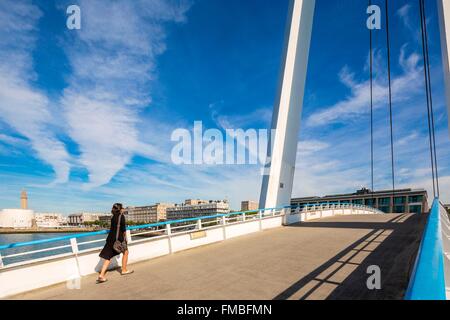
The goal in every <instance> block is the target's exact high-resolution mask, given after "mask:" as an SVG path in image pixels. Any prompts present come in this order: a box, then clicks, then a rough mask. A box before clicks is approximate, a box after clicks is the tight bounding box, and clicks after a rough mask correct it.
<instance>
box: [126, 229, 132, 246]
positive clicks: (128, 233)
mask: <svg viewBox="0 0 450 320" xmlns="http://www.w3.org/2000/svg"><path fill="white" fill-rule="evenodd" d="M125 234H126V237H127V243H131V242H132V241H133V239H131V231H130V230H127V231H126V233H125Z"/></svg>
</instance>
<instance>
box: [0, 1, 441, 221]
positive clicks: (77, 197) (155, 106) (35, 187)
mask: <svg viewBox="0 0 450 320" xmlns="http://www.w3.org/2000/svg"><path fill="white" fill-rule="evenodd" d="M378 2H379V4H380V6H383V4H384V2H383V1H375V3H378ZM70 4H73V2H68V1H55V2H53V1H33V2H32V1H2V2H1V3H0V38H1V39H2V41H1V43H0V75H1V76H0V82H1V85H0V179H1V181H2V183H1V186H0V207H1V208H6V207H17V205H18V197H19V194H20V190H21V189H22V188H26V189H27V190H28V193H29V197H30V205H31V207H32V208H33V209H35V210H36V211H50V212H55V211H56V212H63V213H71V212H75V211H82V210H84V211H108V210H109V208H110V207H111V204H112V203H114V202H123V203H125V204H126V205H145V204H151V203H154V202H161V201H169V202H181V201H183V200H184V199H187V198H191V197H195V198H206V199H223V198H227V199H229V200H230V201H231V204H232V206H233V207H234V208H235V209H238V208H239V202H240V201H241V200H246V199H255V200H257V199H259V192H260V185H261V175H260V168H259V166H251V165H246V166H236V165H234V166H229V165H228V166H226V165H225V166H176V165H174V164H172V163H171V161H170V153H171V149H172V147H173V145H174V143H173V142H171V141H170V135H171V133H172V132H173V130H175V129H177V128H188V129H189V128H191V127H192V126H193V123H194V121H200V120H201V121H203V125H204V126H205V127H206V128H219V129H224V126H225V124H226V125H227V126H231V127H234V128H244V129H248V128H256V129H259V128H268V127H269V125H270V120H271V114H272V107H273V103H274V99H275V96H276V90H277V86H278V77H279V70H280V63H281V54H282V49H283V44H284V30H285V24H286V17H287V10H288V1H287V0H286V1H274V0H271V1H269V0H267V1H262V0H246V1H241V0H227V1H223V0H197V1H194V0H192V1H182V0H179V1H163V0H149V1H100V0H94V1H93V0H83V1H76V4H78V5H79V6H80V8H81V14H82V29H81V30H77V31H75V30H68V29H67V28H66V14H65V11H66V8H67V6H68V5H70ZM427 5H428V13H429V14H428V25H429V34H430V55H431V56H430V59H431V65H432V70H431V71H432V78H433V79H432V81H433V94H434V95H433V98H434V102H435V115H436V128H437V143H438V161H439V167H440V175H441V189H442V193H443V195H442V196H443V200H444V201H447V202H450V192H449V191H448V190H450V168H449V162H450V152H449V150H450V149H449V135H448V131H447V114H446V110H445V104H444V99H443V97H444V91H443V90H444V88H443V78H442V71H441V53H440V46H439V35H438V24H437V16H436V8H435V3H434V1H427ZM382 8H383V7H382ZM365 11H366V4H365V3H364V1H355V0H348V1H329V0H317V5H316V13H315V22H314V28H313V40H312V43H311V51H310V62H309V70H308V79H307V87H306V95H305V102H304V109H303V117H302V124H301V132H300V136H299V139H300V143H299V148H298V157H297V171H296V176H295V183H294V195H295V196H308V195H325V194H330V193H334V192H347V191H348V192H351V191H354V190H355V189H356V188H359V187H361V186H370V136H369V133H370V131H369V130H370V128H369V123H370V122H369V121H370V119H369V105H368V95H369V91H368V82H367V81H368V69H367V61H368V53H369V47H368V46H369V38H368V30H367V29H366V28H365V20H366V17H367V16H366V14H365ZM391 21H392V22H391V23H392V27H391V28H392V63H393V70H392V71H393V74H392V76H393V95H394V98H393V99H394V100H393V101H394V106H393V107H394V125H395V128H394V137H395V151H396V152H395V160H396V171H397V172H396V175H397V176H396V180H397V181H396V182H397V185H398V186H400V187H423V188H430V186H431V169H430V160H429V155H428V145H427V143H428V140H427V134H428V130H427V122H426V105H425V91H424V86H423V69H422V67H423V62H422V56H421V46H420V45H421V43H420V34H419V14H418V8H417V4H416V1H406V0H404V1H402V0H397V1H391ZM383 25H384V17H383ZM374 45H375V70H376V79H375V97H376V99H375V102H376V103H375V137H376V145H375V187H376V189H381V188H389V187H390V154H389V128H388V120H389V118H388V106H387V87H386V83H387V77H386V58H385V57H386V51H385V33H384V30H380V31H376V32H375V33H374Z"/></svg>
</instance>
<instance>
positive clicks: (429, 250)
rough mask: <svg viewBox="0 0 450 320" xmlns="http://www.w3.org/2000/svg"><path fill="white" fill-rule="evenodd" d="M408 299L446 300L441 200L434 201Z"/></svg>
mask: <svg viewBox="0 0 450 320" xmlns="http://www.w3.org/2000/svg"><path fill="white" fill-rule="evenodd" d="M405 299H406V300H446V289H445V274H444V256H443V246H442V230H441V218H440V202H439V199H438V198H436V199H435V200H434V202H433V207H432V209H431V212H430V215H429V217H428V221H427V224H426V227H425V231H424V234H423V237H422V241H421V243H420V248H419V252H418V253H417V257H416V262H415V265H414V269H413V272H412V274H411V279H410V282H409V285H408V289H407V291H406V296H405Z"/></svg>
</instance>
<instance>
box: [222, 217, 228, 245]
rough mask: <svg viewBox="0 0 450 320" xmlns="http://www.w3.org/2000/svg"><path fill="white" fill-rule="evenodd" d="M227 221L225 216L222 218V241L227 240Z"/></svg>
mask: <svg viewBox="0 0 450 320" xmlns="http://www.w3.org/2000/svg"><path fill="white" fill-rule="evenodd" d="M226 229H227V219H226V216H222V230H223V240H227V230H226Z"/></svg>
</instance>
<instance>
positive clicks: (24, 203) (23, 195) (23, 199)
mask: <svg viewBox="0 0 450 320" xmlns="http://www.w3.org/2000/svg"><path fill="white" fill-rule="evenodd" d="M20 208H21V209H25V210H26V209H28V196H27V192H26V191H25V190H22V193H21V194H20Z"/></svg>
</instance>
